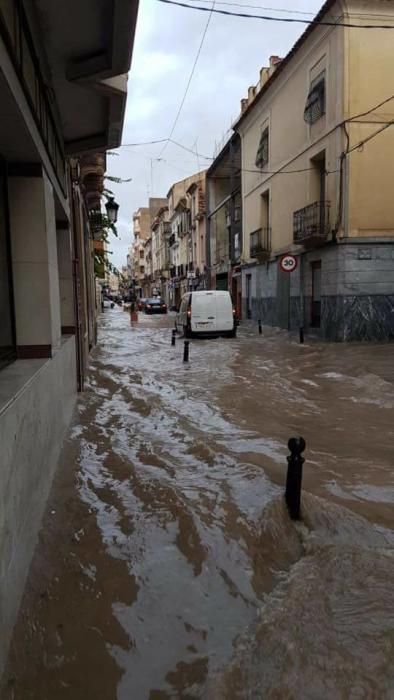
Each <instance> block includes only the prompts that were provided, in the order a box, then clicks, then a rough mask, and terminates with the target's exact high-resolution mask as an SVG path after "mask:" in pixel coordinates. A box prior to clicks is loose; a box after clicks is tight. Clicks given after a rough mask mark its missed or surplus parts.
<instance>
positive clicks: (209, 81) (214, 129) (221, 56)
mask: <svg viewBox="0 0 394 700" xmlns="http://www.w3.org/2000/svg"><path fill="white" fill-rule="evenodd" d="M190 1H191V0H190ZM226 2H235V0H226ZM240 3H242V4H243V5H244V6H246V5H249V6H254V7H257V6H261V8H263V7H271V8H275V9H281V8H287V9H288V10H291V11H292V12H294V11H301V12H309V13H311V15H303V16H302V15H300V17H301V16H302V17H304V18H306V19H310V18H311V17H312V16H313V15H314V14H315V13H316V12H317V11H318V9H319V8H320V6H321V5H322V4H323V0H299V1H295V0H238V5H239V4H240ZM193 4H196V5H199V4H200V5H202V6H208V7H210V6H211V5H210V4H209V3H206V2H204V0H196V1H195V2H194V3H193ZM216 7H219V8H220V7H223V9H229V10H232V11H239V10H240V8H239V7H238V6H231V7H229V6H228V5H223V4H220V3H219V2H217V3H216ZM245 11H246V12H250V13H251V14H262V13H263V14H270V15H272V16H275V17H280V16H292V17H296V16H297V15H295V14H291V15H290V13H289V12H286V11H285V10H284V11H283V12H281V13H278V12H272V11H271V12H268V11H264V12H263V11H259V10H258V9H251V8H249V9H247V10H245ZM207 19H208V14H207V13H206V12H197V11H194V10H186V9H183V8H181V7H175V6H170V5H167V4H163V3H161V2H158V0H140V9H139V17H138V23H137V30H136V37H135V44H134V53H133V61H132V66H131V72H130V76H129V87H128V101H127V108H126V118H125V125H124V131H123V141H122V143H123V144H128V143H135V142H140V141H153V140H156V139H162V138H166V137H167V136H168V135H169V133H170V130H171V127H172V124H173V121H174V119H175V116H176V113H177V110H178V107H179V105H180V102H181V99H182V96H183V94H184V91H185V88H186V84H187V81H188V79H189V75H190V71H191V69H192V66H193V62H194V60H195V57H196V54H197V50H198V47H199V44H200V42H201V37H202V34H203V31H204V28H205V25H206V22H207ZM304 29H305V25H303V24H290V25H289V24H283V23H280V22H264V21H261V20H252V19H241V18H236V17H225V16H220V15H213V16H212V19H211V22H210V25H209V28H208V32H207V35H206V38H205V42H204V45H203V49H202V52H201V55H200V58H199V61H198V64H197V67H196V71H195V74H194V77H193V80H192V83H191V86H190V89H189V92H188V95H187V98H186V101H185V104H184V107H183V110H182V113H181V116H180V118H179V121H178V124H177V127H176V129H175V132H174V135H173V139H174V140H176V141H178V142H180V143H182V144H183V145H185V146H187V147H188V148H191V149H193V150H196V149H197V151H198V153H199V154H203V155H205V156H212V154H213V152H214V149H215V144H218V143H220V142H221V141H222V139H223V137H224V135H225V132H226V131H227V130H228V129H229V128H230V126H231V123H232V121H233V120H234V119H235V117H236V116H237V115H238V113H239V103H240V99H241V98H242V97H244V96H246V93H247V88H248V86H249V85H252V84H256V83H257V81H258V76H259V70H260V68H261V66H263V65H267V64H268V61H269V57H270V56H271V55H279V56H285V55H286V53H287V52H288V51H289V49H290V48H291V47H292V45H293V44H294V42H295V41H296V40H297V38H298V37H299V35H300V34H301V33H302V32H303V31H304ZM162 148H163V144H156V145H151V146H140V147H127V146H124V147H121V148H119V149H118V150H117V151H116V153H117V154H118V155H117V156H108V159H107V172H108V174H109V175H115V176H119V177H123V178H130V177H132V178H133V180H132V182H130V183H125V184H122V185H114V184H113V183H111V184H110V185H109V186H110V188H111V189H112V190H113V191H114V193H115V196H116V199H117V201H118V202H119V204H120V210H119V219H118V232H119V239H118V240H116V239H112V240H111V245H110V249H111V250H112V251H113V255H112V256H111V262H112V263H113V264H115V265H116V266H117V267H118V268H120V267H121V266H122V265H124V264H125V263H126V255H127V249H128V246H129V245H130V243H131V240H132V215H133V212H134V211H135V210H136V209H138V207H140V206H146V205H147V202H148V197H149V196H155V197H162V196H165V195H166V194H167V192H168V190H169V188H170V187H171V184H172V183H173V182H176V181H177V180H182V179H183V178H184V177H187V176H188V175H191V174H192V173H193V172H196V171H197V170H199V169H202V168H204V167H205V166H207V165H209V163H210V161H209V160H204V158H201V157H198V156H197V155H192V154H191V153H187V152H186V151H184V150H182V149H180V148H178V147H177V146H174V145H173V144H169V145H168V146H167V147H166V149H165V151H164V153H163V155H162V159H161V160H160V161H158V160H157V159H158V156H159V154H160V153H161V151H162Z"/></svg>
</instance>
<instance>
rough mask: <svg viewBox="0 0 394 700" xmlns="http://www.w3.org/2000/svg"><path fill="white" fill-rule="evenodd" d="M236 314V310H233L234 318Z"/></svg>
mask: <svg viewBox="0 0 394 700" xmlns="http://www.w3.org/2000/svg"><path fill="white" fill-rule="evenodd" d="M236 313H237V312H236V310H235V309H234V308H233V316H235V315H236Z"/></svg>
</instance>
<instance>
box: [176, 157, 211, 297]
mask: <svg viewBox="0 0 394 700" xmlns="http://www.w3.org/2000/svg"><path fill="white" fill-rule="evenodd" d="M194 184H196V185H197V190H196V189H195V188H194V187H193V185H194ZM204 192H205V171H202V172H200V173H196V174H195V175H191V176H190V177H187V178H185V179H184V180H180V181H179V182H176V183H174V184H173V185H172V187H171V188H170V190H169V192H168V194H167V201H168V217H169V222H170V225H171V234H170V236H169V261H170V279H169V281H168V285H167V286H168V299H169V305H170V306H171V307H173V308H175V307H176V308H177V307H178V306H179V303H180V300H181V298H182V295H183V294H184V293H185V292H187V291H188V290H192V289H195V288H197V286H198V284H199V283H202V279H201V280H200V278H197V275H196V272H195V268H197V267H198V265H197V261H198V258H197V255H201V247H200V246H199V248H198V250H197V240H196V236H197V235H200V236H201V235H203V236H205V228H204V226H202V225H200V222H201V220H202V219H203V217H204V211H203V210H204V207H205V204H204ZM191 207H194V209H193V212H194V215H193V217H194V218H192V213H191ZM196 217H197V218H196ZM197 224H198V225H197ZM193 227H194V228H193ZM197 231H198V234H197ZM203 242H204V241H203ZM194 243H196V247H195V248H194ZM194 255H196V257H195V259H194ZM196 280H197V283H196Z"/></svg>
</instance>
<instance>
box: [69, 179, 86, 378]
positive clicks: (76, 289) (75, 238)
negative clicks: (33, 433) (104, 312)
mask: <svg viewBox="0 0 394 700" xmlns="http://www.w3.org/2000/svg"><path fill="white" fill-rule="evenodd" d="M74 173H75V169H74V168H73V166H71V173H70V174H69V177H70V181H71V186H70V194H71V219H72V223H71V230H72V241H73V261H72V274H73V289H74V317H75V346H76V347H75V351H76V356H77V358H76V359H77V387H78V391H82V390H83V373H82V347H81V345H82V338H81V319H80V308H79V284H78V282H79V250H78V232H77V229H78V230H79V226H78V224H77V213H76V201H75V200H76V185H75V178H74Z"/></svg>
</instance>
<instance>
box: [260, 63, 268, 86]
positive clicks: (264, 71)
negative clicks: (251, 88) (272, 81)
mask: <svg viewBox="0 0 394 700" xmlns="http://www.w3.org/2000/svg"><path fill="white" fill-rule="evenodd" d="M268 78H269V68H266V66H263V68H261V69H260V90H261V88H262V87H264V85H265V84H266V82H267V80H268Z"/></svg>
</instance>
